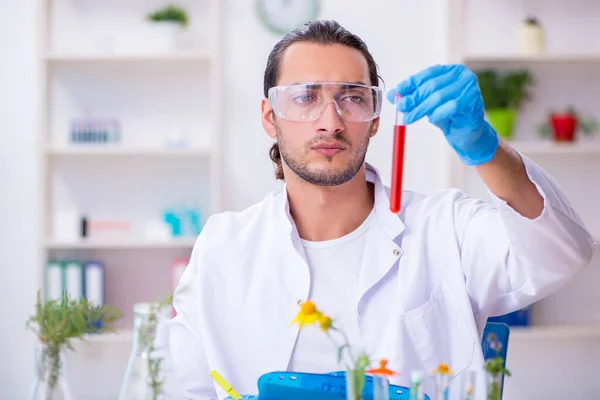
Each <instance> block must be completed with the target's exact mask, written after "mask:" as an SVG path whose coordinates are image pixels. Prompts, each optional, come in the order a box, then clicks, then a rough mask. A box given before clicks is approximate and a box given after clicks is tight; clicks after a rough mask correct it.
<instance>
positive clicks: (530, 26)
mask: <svg viewBox="0 0 600 400" xmlns="http://www.w3.org/2000/svg"><path fill="white" fill-rule="evenodd" d="M544 36H545V35H544V29H543V27H542V26H541V25H540V24H539V22H538V21H537V20H535V19H533V18H529V19H527V20H526V21H525V22H523V23H522V24H521V25H520V26H519V28H518V30H517V51H518V53H519V54H521V55H527V56H535V55H540V54H543V53H544V52H545V37H544Z"/></svg>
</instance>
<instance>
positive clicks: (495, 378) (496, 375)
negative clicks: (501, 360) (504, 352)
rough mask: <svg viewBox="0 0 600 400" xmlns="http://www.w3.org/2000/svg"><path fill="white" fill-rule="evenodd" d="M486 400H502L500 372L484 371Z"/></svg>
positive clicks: (501, 376)
mask: <svg viewBox="0 0 600 400" xmlns="http://www.w3.org/2000/svg"><path fill="white" fill-rule="evenodd" d="M485 376H486V395H487V396H486V399H487V400H501V399H502V378H503V374H502V373H501V372H489V371H486V374H485Z"/></svg>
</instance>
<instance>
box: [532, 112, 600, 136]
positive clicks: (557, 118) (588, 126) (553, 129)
mask: <svg viewBox="0 0 600 400" xmlns="http://www.w3.org/2000/svg"><path fill="white" fill-rule="evenodd" d="M577 130H581V132H582V133H584V134H586V135H591V134H592V133H595V132H596V131H597V130H598V122H597V121H596V119H594V118H590V117H584V116H582V115H581V114H579V113H578V112H577V111H576V110H575V108H573V107H568V108H567V109H566V110H565V111H554V110H553V111H550V113H548V119H547V121H545V122H543V123H542V124H540V126H539V127H538V132H539V133H540V135H542V136H543V137H549V136H550V135H552V137H553V139H554V141H556V142H573V141H574V140H575V133H576V132H577Z"/></svg>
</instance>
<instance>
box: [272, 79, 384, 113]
mask: <svg viewBox="0 0 600 400" xmlns="http://www.w3.org/2000/svg"><path fill="white" fill-rule="evenodd" d="M382 97H383V96H382V90H381V88H379V87H377V86H367V85H363V84H358V83H345V82H306V83H299V84H295V85H286V86H275V87H272V88H271V89H269V101H270V102H271V107H273V111H274V112H275V114H276V115H277V116H278V117H280V118H283V119H285V120H288V121H294V122H311V121H315V120H317V119H319V118H320V117H321V115H323V112H324V111H325V109H326V108H327V106H329V104H332V103H333V105H334V107H335V110H336V111H337V113H338V115H339V116H340V117H341V118H342V119H344V120H345V121H348V122H366V121H371V120H373V119H375V118H377V117H378V116H379V114H380V113H381V101H382Z"/></svg>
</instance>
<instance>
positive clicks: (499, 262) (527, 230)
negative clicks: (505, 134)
mask: <svg viewBox="0 0 600 400" xmlns="http://www.w3.org/2000/svg"><path fill="white" fill-rule="evenodd" d="M502 151H503V150H500V153H499V154H500V155H499V156H498V158H499V159H500V157H503V155H502ZM521 159H522V163H523V164H522V167H520V166H519V163H516V164H513V166H515V167H516V169H515V170H514V171H512V172H509V171H498V170H497V169H500V168H501V167H500V166H499V165H496V166H494V165H493V164H492V162H490V166H489V170H488V171H485V170H484V173H488V174H490V175H489V176H487V177H486V179H487V181H488V182H490V183H489V186H488V190H489V194H490V197H491V204H489V203H486V202H484V201H482V200H479V199H475V198H472V197H469V196H467V195H466V194H464V193H463V194H461V195H460V196H458V197H457V199H456V201H455V206H454V211H455V215H454V221H455V227H456V234H457V240H458V243H459V245H460V251H461V262H462V265H463V271H464V277H465V284H466V287H467V292H468V293H469V296H470V299H471V303H472V305H473V311H474V313H475V316H476V318H477V319H478V321H479V322H480V323H484V322H485V320H486V319H487V317H489V316H494V315H501V314H506V313H509V312H512V311H516V310H518V309H520V308H523V307H525V306H527V305H530V304H532V303H534V302H536V301H539V300H541V299H542V298H544V297H546V296H548V295H550V294H552V293H554V292H556V291H557V290H558V289H559V288H561V287H563V286H564V285H565V284H566V283H567V282H569V280H570V279H571V278H572V277H573V276H574V275H575V274H577V273H578V272H579V271H581V269H583V268H585V267H586V266H587V265H589V263H590V261H591V259H592V256H593V253H594V250H595V247H596V243H595V241H594V238H593V237H592V235H591V234H590V232H589V231H588V230H587V229H586V227H585V225H584V223H583V221H582V220H581V218H580V216H579V215H578V214H577V212H576V211H575V210H574V209H573V207H572V204H571V203H570V201H569V199H568V198H567V196H566V195H565V193H564V192H563V191H562V189H561V188H560V186H559V185H558V184H557V183H556V181H555V180H554V179H552V177H551V176H550V175H548V174H547V173H546V172H545V171H544V170H543V169H542V168H540V167H539V166H538V165H536V164H535V163H534V162H532V161H531V160H529V159H528V158H526V157H525V156H521ZM513 161H514V160H513ZM478 168H479V167H478ZM519 168H523V173H524V174H525V178H524V177H523V176H522V175H521V173H520V172H517V171H518V170H519ZM506 176H508V178H506ZM511 179H512V180H511ZM507 180H508V182H507ZM494 185H499V186H500V189H496V190H497V192H498V194H496V193H494V192H493V191H492V190H493V188H494ZM531 185H533V188H532V187H531ZM518 190H523V191H524V192H525V193H523V194H520V193H515V191H518ZM534 190H535V191H534ZM499 195H503V197H504V198H501V197H500V196H499ZM511 201H512V205H511V204H510V203H509V202H511Z"/></svg>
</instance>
